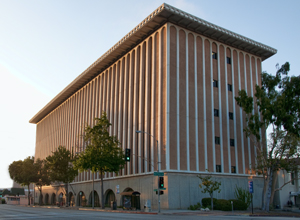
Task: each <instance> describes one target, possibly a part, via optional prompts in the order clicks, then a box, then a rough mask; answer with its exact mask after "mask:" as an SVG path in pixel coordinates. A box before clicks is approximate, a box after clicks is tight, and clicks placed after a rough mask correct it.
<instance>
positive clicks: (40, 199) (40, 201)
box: [39, 187, 42, 205]
mask: <svg viewBox="0 0 300 220" xmlns="http://www.w3.org/2000/svg"><path fill="white" fill-rule="evenodd" d="M39 191H40V196H39V205H42V187H40V188H39Z"/></svg>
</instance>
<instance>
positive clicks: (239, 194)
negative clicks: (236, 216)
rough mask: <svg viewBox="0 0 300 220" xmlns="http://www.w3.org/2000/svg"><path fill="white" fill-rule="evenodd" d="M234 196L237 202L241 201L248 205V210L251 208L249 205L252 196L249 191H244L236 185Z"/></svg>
mask: <svg viewBox="0 0 300 220" xmlns="http://www.w3.org/2000/svg"><path fill="white" fill-rule="evenodd" d="M234 196H235V198H236V199H237V200H240V201H243V202H244V203H246V205H247V208H248V207H249V205H250V203H251V194H250V193H249V191H248V190H247V189H243V188H242V187H238V186H237V185H235V192H234Z"/></svg>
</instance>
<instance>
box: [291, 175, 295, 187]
mask: <svg viewBox="0 0 300 220" xmlns="http://www.w3.org/2000/svg"><path fill="white" fill-rule="evenodd" d="M294 178H295V173H293V172H292V173H291V180H292V181H291V184H292V185H295V180H294Z"/></svg>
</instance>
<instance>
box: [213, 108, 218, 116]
mask: <svg viewBox="0 0 300 220" xmlns="http://www.w3.org/2000/svg"><path fill="white" fill-rule="evenodd" d="M214 116H215V117H219V109H214Z"/></svg>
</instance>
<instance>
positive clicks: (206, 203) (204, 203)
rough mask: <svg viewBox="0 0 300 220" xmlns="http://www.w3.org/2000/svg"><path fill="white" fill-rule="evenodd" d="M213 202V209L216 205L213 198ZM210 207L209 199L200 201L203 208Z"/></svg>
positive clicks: (215, 200)
mask: <svg viewBox="0 0 300 220" xmlns="http://www.w3.org/2000/svg"><path fill="white" fill-rule="evenodd" d="M213 202H214V207H215V205H216V203H217V199H215V198H213ZM210 205H211V199H210V198H203V199H202V206H203V207H205V208H206V207H208V206H210Z"/></svg>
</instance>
